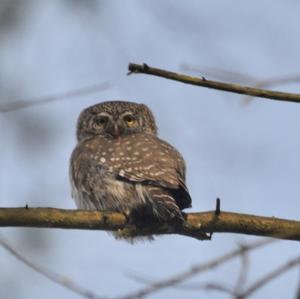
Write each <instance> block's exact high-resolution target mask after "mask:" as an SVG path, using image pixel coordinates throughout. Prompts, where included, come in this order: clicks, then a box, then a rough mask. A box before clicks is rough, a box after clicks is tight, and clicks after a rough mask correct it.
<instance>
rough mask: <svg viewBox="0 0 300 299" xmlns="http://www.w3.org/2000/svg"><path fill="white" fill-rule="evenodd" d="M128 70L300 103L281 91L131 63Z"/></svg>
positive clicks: (293, 96) (294, 97)
mask: <svg viewBox="0 0 300 299" xmlns="http://www.w3.org/2000/svg"><path fill="white" fill-rule="evenodd" d="M128 70H129V73H128V74H133V73H134V74H136V73H142V74H148V75H154V76H158V77H163V78H166V79H171V80H175V81H180V82H182V83H187V84H192V85H197V86H202V87H207V88H213V89H218V90H223V91H228V92H234V93H239V94H246V95H249V96H254V97H260V98H267V99H272V100H277V101H284V102H294V103H300V94H296V93H288V92H281V91H272V90H268V89H261V88H254V87H249V86H242V85H238V84H231V83H224V82H220V81H212V80H207V79H205V78H204V77H202V78H199V77H192V76H187V75H184V74H179V73H174V72H170V71H167V70H162V69H158V68H153V67H150V66H148V65H147V64H142V65H141V64H135V63H130V64H129V65H128Z"/></svg>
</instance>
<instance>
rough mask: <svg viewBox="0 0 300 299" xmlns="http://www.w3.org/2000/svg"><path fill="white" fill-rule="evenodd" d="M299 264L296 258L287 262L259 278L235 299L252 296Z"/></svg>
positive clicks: (299, 258)
mask: <svg viewBox="0 0 300 299" xmlns="http://www.w3.org/2000/svg"><path fill="white" fill-rule="evenodd" d="M299 264H300V257H299V256H298V257H296V258H294V259H292V260H289V261H288V262H286V263H284V264H283V265H281V266H280V267H278V268H277V269H275V270H273V271H271V272H269V273H268V274H267V275H265V276H264V277H262V278H260V279H259V280H257V281H256V282H255V283H253V285H252V286H250V287H249V288H248V289H247V290H246V291H245V292H243V293H242V294H240V295H239V296H238V297H237V298H238V299H244V298H246V297H249V296H250V295H252V294H253V293H254V292H256V291H257V290H258V289H260V288H261V287H263V286H265V285H266V284H267V283H269V282H270V281H271V280H273V279H274V278H276V277H277V276H279V275H281V274H283V273H284V272H286V271H288V270H291V269H292V268H293V267H295V266H297V265H299Z"/></svg>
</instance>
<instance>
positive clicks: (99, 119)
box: [95, 115, 108, 126]
mask: <svg viewBox="0 0 300 299" xmlns="http://www.w3.org/2000/svg"><path fill="white" fill-rule="evenodd" d="M95 122H96V124H97V125H99V126H104V125H105V124H106V123H107V122H108V117H107V116H103V115H99V116H97V117H96V118H95Z"/></svg>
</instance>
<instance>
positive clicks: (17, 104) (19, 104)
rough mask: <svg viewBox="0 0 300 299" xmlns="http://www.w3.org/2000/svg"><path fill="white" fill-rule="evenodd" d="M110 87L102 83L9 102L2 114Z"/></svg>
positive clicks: (1, 110)
mask: <svg viewBox="0 0 300 299" xmlns="http://www.w3.org/2000/svg"><path fill="white" fill-rule="evenodd" d="M109 87H110V85H109V83H108V82H102V83H98V84H95V85H91V86H87V87H83V88H78V89H75V90H71V91H67V92H64V93H59V94H56V95H50V96H46V97H41V98H35V99H28V100H16V101H9V102H6V103H1V104H0V112H11V111H15V110H19V109H23V108H27V107H31V106H36V105H43V104H47V103H49V102H54V101H60V100H64V99H68V98H75V97H80V96H83V95H87V94H92V93H96V92H99V91H103V90H105V89H107V88H109Z"/></svg>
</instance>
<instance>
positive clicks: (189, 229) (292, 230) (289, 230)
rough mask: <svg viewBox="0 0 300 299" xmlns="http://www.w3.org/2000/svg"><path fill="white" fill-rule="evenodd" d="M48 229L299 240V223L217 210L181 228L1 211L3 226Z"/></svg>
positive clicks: (114, 216)
mask: <svg viewBox="0 0 300 299" xmlns="http://www.w3.org/2000/svg"><path fill="white" fill-rule="evenodd" d="M16 226H18V227H38V228H42V227H44V228H45V227H48V228H69V229H94V230H106V231H118V232H119V233H120V234H121V235H123V236H125V237H126V236H128V237H134V236H144V235H152V234H154V235H162V234H179V235H185V236H190V237H194V238H197V239H205V237H204V233H217V232H219V233H238V234H248V235H255V236H265V237H273V238H278V239H287V240H297V241H299V240H300V222H299V221H292V220H285V219H279V218H275V217H261V216H254V215H247V214H238V213H229V212H221V213H220V214H218V215H216V213H215V211H212V212H202V213H189V214H186V222H185V223H184V225H182V226H178V225H171V224H163V225H159V226H155V227H143V228H136V227H134V226H133V225H130V224H128V221H127V219H126V217H125V216H124V215H123V214H121V213H114V212H97V211H80V210H62V209H53V208H0V227H16Z"/></svg>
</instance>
